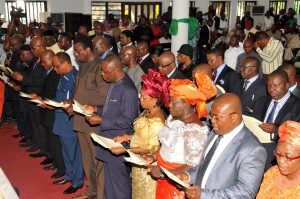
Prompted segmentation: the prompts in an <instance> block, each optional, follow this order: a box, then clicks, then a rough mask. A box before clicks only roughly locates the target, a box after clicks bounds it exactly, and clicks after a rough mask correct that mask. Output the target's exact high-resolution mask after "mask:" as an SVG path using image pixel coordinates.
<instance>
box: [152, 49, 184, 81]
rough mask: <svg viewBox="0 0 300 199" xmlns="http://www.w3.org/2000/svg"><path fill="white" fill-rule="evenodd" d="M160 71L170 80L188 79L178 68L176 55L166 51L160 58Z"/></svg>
mask: <svg viewBox="0 0 300 199" xmlns="http://www.w3.org/2000/svg"><path fill="white" fill-rule="evenodd" d="M157 68H158V71H159V72H160V73H163V74H165V75H167V76H168V78H170V79H187V78H186V76H185V75H184V74H183V73H182V72H181V71H180V70H179V69H178V68H177V67H176V62H175V55H174V54H173V53H172V52H171V51H166V52H164V53H163V54H161V56H159V58H158V66H157Z"/></svg>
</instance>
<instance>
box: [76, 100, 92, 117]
mask: <svg viewBox="0 0 300 199" xmlns="http://www.w3.org/2000/svg"><path fill="white" fill-rule="evenodd" d="M73 110H74V111H75V112H76V113H80V114H82V115H85V116H91V115H92V113H91V112H89V111H87V110H86V109H85V108H83V106H82V105H81V104H79V102H77V101H76V100H74V104H73Z"/></svg>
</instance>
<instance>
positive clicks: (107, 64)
mask: <svg viewBox="0 0 300 199" xmlns="http://www.w3.org/2000/svg"><path fill="white" fill-rule="evenodd" d="M101 76H102V78H103V79H104V81H106V82H117V81H119V80H120V79H122V78H123V77H124V76H125V73H124V71H123V67H122V63H121V61H120V59H119V57H118V56H116V55H108V56H106V57H105V58H104V59H103V61H102V62H101Z"/></svg>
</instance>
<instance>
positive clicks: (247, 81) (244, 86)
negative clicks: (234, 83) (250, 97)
mask: <svg viewBox="0 0 300 199" xmlns="http://www.w3.org/2000/svg"><path fill="white" fill-rule="evenodd" d="M249 83H250V81H249V80H245V81H244V85H243V90H244V92H245V91H246V90H247V85H248V84H249Z"/></svg>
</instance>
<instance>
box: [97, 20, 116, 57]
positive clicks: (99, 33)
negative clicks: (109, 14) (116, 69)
mask: <svg viewBox="0 0 300 199" xmlns="http://www.w3.org/2000/svg"><path fill="white" fill-rule="evenodd" d="M94 30H95V34H94V35H92V36H91V39H92V40H93V39H94V38H95V37H98V36H102V37H105V38H107V39H109V41H110V43H111V46H112V47H113V49H112V51H113V52H114V53H117V52H118V47H117V44H116V41H115V39H114V38H113V37H112V36H110V35H108V34H104V30H105V26H104V24H103V23H101V22H99V21H96V22H95V23H94ZM117 54H118V53H117Z"/></svg>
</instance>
